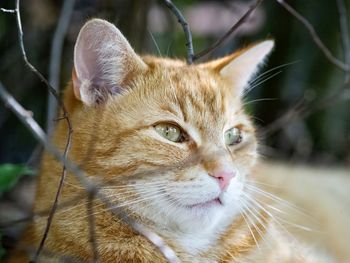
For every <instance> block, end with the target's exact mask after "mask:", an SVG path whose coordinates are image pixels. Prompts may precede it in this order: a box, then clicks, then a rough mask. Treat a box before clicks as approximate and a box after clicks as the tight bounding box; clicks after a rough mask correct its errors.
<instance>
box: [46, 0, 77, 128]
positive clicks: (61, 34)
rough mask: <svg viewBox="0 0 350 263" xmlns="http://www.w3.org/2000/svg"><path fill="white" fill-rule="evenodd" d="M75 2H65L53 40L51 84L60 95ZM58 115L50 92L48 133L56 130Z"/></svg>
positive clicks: (50, 65) (73, 0) (70, 0)
mask: <svg viewBox="0 0 350 263" xmlns="http://www.w3.org/2000/svg"><path fill="white" fill-rule="evenodd" d="M74 5H75V0H65V1H64V3H63V7H62V10H61V13H60V17H59V19H58V24H57V27H56V30H55V33H54V36H53V39H52V44H51V55H50V64H49V83H50V85H51V86H52V87H53V88H54V89H55V90H56V92H57V93H59V88H60V72H61V58H62V50H63V44H64V39H65V37H66V34H67V30H68V26H69V22H70V19H71V17H72V13H73V9H74ZM56 115H57V101H56V98H55V97H54V96H52V95H51V93H50V92H49V94H48V101H47V120H46V123H47V127H46V130H47V133H48V134H51V133H52V130H53V128H54V125H53V124H54V122H53V120H54V119H55V118H56Z"/></svg>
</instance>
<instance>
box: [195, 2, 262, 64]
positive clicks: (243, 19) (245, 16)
mask: <svg viewBox="0 0 350 263" xmlns="http://www.w3.org/2000/svg"><path fill="white" fill-rule="evenodd" d="M262 1H263V0H257V1H256V2H255V3H254V4H253V5H252V6H251V7H249V9H248V10H247V12H245V13H244V14H243V16H242V17H241V18H240V19H239V20H238V21H237V22H236V23H235V24H233V26H232V27H231V28H230V29H229V30H228V31H227V32H226V33H225V34H224V35H223V36H222V37H220V38H219V39H218V40H216V42H215V43H214V44H213V45H211V46H210V47H208V48H206V49H204V50H202V51H200V52H198V53H197V54H195V55H194V56H193V61H195V60H198V59H199V58H201V57H203V56H206V55H208V54H210V53H211V52H213V51H214V50H215V49H216V48H218V47H219V46H220V45H221V44H222V43H224V42H225V41H226V40H227V39H228V38H229V37H230V36H231V35H232V34H233V33H234V32H235V31H236V30H237V29H238V28H239V27H240V26H241V25H242V24H243V23H244V22H246V21H247V19H248V18H249V16H250V15H251V13H253V11H254V10H255V9H256V8H257V7H258V6H259V5H260V4H261V2H262Z"/></svg>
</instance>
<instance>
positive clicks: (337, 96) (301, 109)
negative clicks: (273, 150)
mask: <svg viewBox="0 0 350 263" xmlns="http://www.w3.org/2000/svg"><path fill="white" fill-rule="evenodd" d="M341 100H350V81H348V82H347V83H345V84H344V85H343V86H342V88H341V89H339V90H336V91H335V92H334V93H332V94H331V95H329V96H326V97H324V98H323V99H320V100H318V101H316V102H313V103H312V105H311V102H310V101H309V102H307V101H306V100H305V98H303V99H301V100H300V101H299V102H298V103H297V104H296V105H295V106H293V107H292V108H291V109H289V110H287V112H286V113H284V114H283V115H282V116H281V117H280V118H278V119H277V120H275V121H274V122H272V123H271V124H269V125H268V126H267V127H265V128H264V129H263V131H262V134H263V135H264V136H265V137H266V136H270V135H271V134H273V133H274V132H276V131H277V130H279V129H281V128H282V127H285V126H287V125H288V124H290V123H293V122H294V121H296V120H299V119H303V118H307V117H308V116H310V115H311V114H313V113H315V112H316V111H319V110H322V109H324V108H327V107H329V106H331V105H334V104H335V103H337V102H339V101H341Z"/></svg>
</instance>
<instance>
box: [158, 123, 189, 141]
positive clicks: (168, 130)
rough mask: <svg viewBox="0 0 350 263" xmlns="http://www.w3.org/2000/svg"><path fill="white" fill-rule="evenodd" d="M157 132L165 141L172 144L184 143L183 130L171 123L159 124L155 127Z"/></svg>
mask: <svg viewBox="0 0 350 263" xmlns="http://www.w3.org/2000/svg"><path fill="white" fill-rule="evenodd" d="M154 128H155V130H156V131H157V132H158V134H159V135H160V136H162V137H164V138H165V139H167V140H169V141H172V142H183V141H184V138H185V137H184V133H183V132H182V130H181V129H180V128H179V127H178V126H176V125H174V124H171V123H159V124H157V125H155V126H154Z"/></svg>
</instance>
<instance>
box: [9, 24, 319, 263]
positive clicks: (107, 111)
mask: <svg viewBox="0 0 350 263" xmlns="http://www.w3.org/2000/svg"><path fill="white" fill-rule="evenodd" d="M272 48H273V41H271V40H267V41H264V42H261V43H258V44H256V45H254V46H251V47H248V48H246V49H244V50H241V51H239V52H237V53H234V54H232V55H230V56H227V57H225V58H222V59H219V60H216V61H212V62H209V63H206V64H201V65H191V66H188V65H186V64H185V63H184V62H183V61H180V60H171V59H166V58H155V57H150V56H145V57H142V58H141V57H139V56H138V55H136V53H135V52H134V51H133V50H132V48H131V47H130V45H129V44H128V42H127V41H126V39H125V38H124V37H123V36H122V34H121V33H120V32H119V31H118V30H117V29H116V28H115V27H114V26H113V25H111V24H109V23H108V22H106V21H103V20H98V19H95V20H91V21H90V22H88V23H87V24H86V25H85V26H84V27H83V29H82V30H81V32H80V34H79V37H78V40H77V44H76V47H75V58H74V63H75V68H74V70H73V81H72V83H71V84H69V85H68V87H67V89H66V91H65V94H64V102H65V104H66V106H67V109H68V111H69V113H70V117H71V119H72V122H73V128H74V132H73V144H72V149H71V151H70V154H69V156H70V158H71V159H72V160H73V161H74V162H75V163H77V164H79V165H80V167H81V168H82V169H83V170H84V171H86V173H87V174H88V175H89V178H90V179H91V180H93V181H94V182H96V183H98V184H99V185H100V190H101V192H102V193H104V194H105V195H106V196H108V198H109V199H110V200H111V202H112V203H114V204H115V205H116V206H121V207H124V209H126V211H127V212H128V213H129V214H130V215H131V216H132V217H133V218H134V219H135V220H137V221H139V222H141V223H143V224H145V225H147V226H148V227H149V228H150V229H152V230H153V231H155V232H156V233H157V234H159V235H160V236H161V237H162V238H163V239H164V240H165V241H166V243H167V244H168V245H169V246H170V247H171V248H172V249H173V250H174V251H175V252H176V254H177V255H178V257H179V258H180V260H181V262H237V263H238V262H244V263H247V262H271V263H275V262H276V263H277V262H278V263H286V262H293V263H295V262H300V263H306V262H308V263H309V262H310V263H311V262H326V260H325V259H324V260H321V259H317V260H316V259H315V258H314V257H313V253H311V252H310V251H309V250H308V249H306V248H305V247H301V246H300V245H299V244H297V243H296V242H292V241H290V240H288V239H287V238H286V237H285V236H283V235H281V233H280V231H279V229H278V227H277V226H276V225H275V224H274V221H273V220H272V218H271V216H270V214H269V212H268V210H266V207H265V204H266V203H267V202H263V199H264V197H261V198H260V199H259V200H258V201H256V200H255V199H254V195H255V193H254V191H253V189H254V188H252V187H251V186H249V179H247V177H249V175H250V173H251V169H252V167H253V165H254V164H255V161H256V158H257V151H256V148H257V141H256V138H255V134H254V132H255V131H254V127H253V125H252V123H251V121H250V118H249V116H247V115H246V114H245V113H244V110H243V108H242V107H243V105H242V96H243V94H244V90H245V88H246V86H247V83H248V80H249V79H251V78H252V77H253V76H254V74H255V73H256V71H257V69H258V68H259V66H260V65H261V64H262V63H263V61H264V60H265V58H266V56H267V55H268V54H269V53H270V51H271V50H272ZM159 124H167V125H175V127H177V128H178V129H179V130H180V131H181V133H182V134H183V140H181V141H178V142H174V141H171V140H168V139H167V138H165V137H164V136H161V134H159V133H158V132H157V130H156V129H155V127H157V125H159ZM232 128H235V129H236V131H237V130H239V131H240V136H241V137H240V138H239V140H238V139H237V140H236V141H235V143H233V144H230V145H229V144H227V141H226V143H225V138H226V137H225V136H226V134H227V132H228V131H229V130H230V129H232ZM65 141H66V125H65V123H64V122H60V123H59V124H58V127H57V129H56V132H55V134H54V142H55V144H56V145H57V146H58V147H59V148H60V149H63V147H64V145H65ZM61 169H62V167H61V164H59V163H57V162H56V161H55V160H54V159H53V158H51V157H50V156H49V155H45V156H44V159H43V162H42V167H41V174H40V178H39V182H38V187H37V196H36V201H35V207H34V211H36V212H39V211H43V210H47V209H49V208H50V207H51V204H52V201H53V200H54V195H55V192H56V189H57V186H58V182H59V179H60V178H59V176H60V171H61ZM72 200H73V201H72ZM65 202H71V204H70V205H69V206H66V207H63V208H61V209H59V211H58V212H57V213H56V214H55V217H54V221H53V225H52V227H51V230H50V232H49V236H48V239H47V242H46V244H45V249H46V251H48V252H50V254H51V255H54V257H53V258H54V259H52V256H47V255H45V253H44V254H43V256H42V257H41V261H42V262H51V261H50V260H56V261H52V262H57V261H58V262H60V256H64V257H66V259H67V258H70V259H74V260H73V261H77V262H80V261H83V262H88V261H91V260H92V257H93V255H92V249H91V245H90V243H89V227H88V220H87V219H88V218H87V212H86V202H87V198H86V195H85V191H84V189H83V187H82V186H81V185H80V184H79V183H78V182H77V180H76V179H75V177H74V175H73V174H68V176H67V180H66V182H65V185H64V188H63V192H62V195H61V197H60V203H61V204H64V203H65ZM93 210H94V216H95V222H96V238H97V243H98V252H99V256H100V260H101V262H152V263H155V262H165V260H164V258H163V256H162V254H161V253H160V252H159V251H158V250H157V249H156V248H155V247H154V246H153V245H152V244H151V243H150V242H149V241H148V240H147V239H146V238H145V237H143V236H140V235H138V234H135V233H134V232H133V231H132V229H131V228H130V227H129V226H128V225H125V224H124V223H122V222H121V221H120V220H119V219H118V218H117V217H116V216H113V214H112V213H111V211H109V209H108V208H107V207H106V206H104V205H103V204H101V203H100V202H99V201H98V200H95V202H94V206H93ZM45 224H46V218H45V217H37V218H35V222H34V223H33V224H32V225H31V226H30V228H29V229H28V231H27V232H26V233H25V235H24V238H23V243H22V246H23V247H28V246H29V247H31V248H35V247H36V245H37V244H38V243H39V241H40V238H41V235H42V233H43V230H44V227H45ZM16 253H19V252H16ZM49 258H51V259H49ZM66 259H64V260H63V259H62V260H61V261H65V260H66ZM21 260H22V259H19V254H17V256H14V257H13V259H12V261H11V262H22V261H21Z"/></svg>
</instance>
